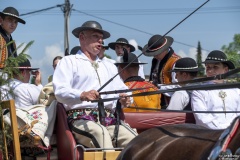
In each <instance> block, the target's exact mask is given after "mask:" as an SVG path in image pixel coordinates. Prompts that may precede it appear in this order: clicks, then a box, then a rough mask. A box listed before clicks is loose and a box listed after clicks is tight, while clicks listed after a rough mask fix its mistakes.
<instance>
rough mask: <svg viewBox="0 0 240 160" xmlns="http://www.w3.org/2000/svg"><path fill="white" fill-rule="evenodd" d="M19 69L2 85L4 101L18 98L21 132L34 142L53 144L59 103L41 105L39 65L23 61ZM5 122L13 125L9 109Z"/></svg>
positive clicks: (16, 100)
mask: <svg viewBox="0 0 240 160" xmlns="http://www.w3.org/2000/svg"><path fill="white" fill-rule="evenodd" d="M17 68H18V69H19V72H14V74H13V79H10V80H9V83H8V84H6V85H4V86H2V87H1V91H2V95H1V96H2V100H8V99H14V101H15V107H16V114H17V117H18V127H19V129H20V130H21V133H20V134H21V135H25V136H27V137H29V138H30V139H31V140H32V142H33V144H34V145H38V144H40V143H41V140H43V142H44V144H45V145H46V146H49V145H50V144H49V143H50V138H51V135H52V131H53V127H54V122H55V116H56V110H55V106H54V104H53V107H51V106H50V107H46V106H45V105H40V104H38V97H39V94H40V91H41V89H42V85H41V74H40V71H39V70H38V68H32V67H31V64H30V61H29V60H28V59H27V60H26V61H24V62H21V63H19V65H18V67H17ZM34 70H35V71H34ZM31 74H33V75H34V76H35V77H36V78H35V84H30V83H29V79H30V75H31ZM4 121H5V122H6V123H8V124H9V125H11V122H10V115H9V111H8V110H5V111H4Z"/></svg>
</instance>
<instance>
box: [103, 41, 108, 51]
mask: <svg viewBox="0 0 240 160" xmlns="http://www.w3.org/2000/svg"><path fill="white" fill-rule="evenodd" d="M102 47H103V48H105V49H106V50H108V48H109V47H108V46H104V42H102Z"/></svg>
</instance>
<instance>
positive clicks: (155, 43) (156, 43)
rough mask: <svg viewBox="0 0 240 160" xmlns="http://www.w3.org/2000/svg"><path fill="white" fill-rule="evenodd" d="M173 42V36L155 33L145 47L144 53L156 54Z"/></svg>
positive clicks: (146, 54)
mask: <svg viewBox="0 0 240 160" xmlns="http://www.w3.org/2000/svg"><path fill="white" fill-rule="evenodd" d="M172 43H173V38H172V37H169V36H165V37H163V36H161V35H158V34H156V35H154V36H152V37H151V38H150V39H149V41H148V44H146V45H145V46H144V47H143V54H144V55H145V56H149V57H151V56H156V55H158V54H161V53H162V52H163V51H165V50H167V49H168V48H169V47H170V46H171V45H172Z"/></svg>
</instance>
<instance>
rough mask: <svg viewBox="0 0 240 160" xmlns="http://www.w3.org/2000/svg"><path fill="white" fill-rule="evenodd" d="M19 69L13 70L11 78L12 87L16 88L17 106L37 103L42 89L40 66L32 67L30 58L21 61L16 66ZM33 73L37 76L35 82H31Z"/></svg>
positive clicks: (14, 91)
mask: <svg viewBox="0 0 240 160" xmlns="http://www.w3.org/2000/svg"><path fill="white" fill-rule="evenodd" d="M16 68H17V69H18V70H19V71H18V72H17V71H14V72H13V79H10V85H9V86H10V88H14V90H13V93H14V94H16V95H17V96H15V97H14V100H15V106H16V108H21V107H23V106H30V105H34V104H37V102H38V96H39V94H40V91H41V89H42V84H41V73H40V71H39V70H38V68H32V67H31V63H30V61H29V60H28V59H26V61H24V62H20V63H19V65H18V66H17V67H16ZM31 75H33V76H34V77H35V81H34V84H30V83H29V80H30V77H31Z"/></svg>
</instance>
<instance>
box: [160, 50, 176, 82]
mask: <svg viewBox="0 0 240 160" xmlns="http://www.w3.org/2000/svg"><path fill="white" fill-rule="evenodd" d="M178 59H180V57H179V56H178V55H176V54H175V53H173V54H172V56H171V57H170V58H169V59H168V60H167V62H166V64H165V65H164V66H163V69H162V71H161V72H160V78H161V82H162V84H169V83H172V76H171V74H172V73H171V72H169V71H170V70H172V68H173V65H174V64H175V62H176V61H177V60H178Z"/></svg>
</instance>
